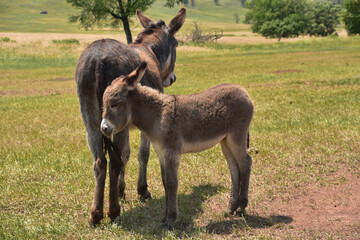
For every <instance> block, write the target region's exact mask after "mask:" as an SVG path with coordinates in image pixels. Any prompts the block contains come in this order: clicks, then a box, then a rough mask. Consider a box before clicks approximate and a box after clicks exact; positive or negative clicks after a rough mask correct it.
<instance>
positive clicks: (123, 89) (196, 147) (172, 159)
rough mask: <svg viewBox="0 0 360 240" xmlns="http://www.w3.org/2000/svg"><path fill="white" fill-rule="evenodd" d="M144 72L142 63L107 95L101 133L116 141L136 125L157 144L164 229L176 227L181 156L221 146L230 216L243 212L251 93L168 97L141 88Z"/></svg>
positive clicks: (217, 90) (227, 89)
mask: <svg viewBox="0 0 360 240" xmlns="http://www.w3.org/2000/svg"><path fill="white" fill-rule="evenodd" d="M145 69H146V64H145V63H142V64H141V65H140V66H139V67H138V69H136V70H135V71H133V72H132V73H131V74H130V75H128V76H125V77H120V78H117V79H116V80H115V81H114V82H113V83H112V84H111V85H110V86H109V87H108V88H107V89H106V90H105V93H104V97H103V101H104V105H103V107H104V112H103V120H102V123H101V130H102V132H103V134H104V135H106V136H111V135H112V134H116V133H117V132H119V131H121V130H122V129H123V128H126V127H128V125H129V124H133V125H135V126H136V127H137V128H139V129H140V130H141V131H142V133H144V134H145V135H146V136H147V138H148V139H150V141H151V142H152V144H153V146H154V148H155V150H156V152H157V154H158V157H159V159H160V163H161V174H162V179H163V184H164V187H165V196H166V208H165V209H166V210H165V217H164V219H163V223H164V225H165V226H166V227H170V228H171V227H173V226H174V223H175V221H176V218H177V213H178V210H177V188H178V167H179V164H180V155H181V154H183V153H187V152H199V151H203V150H205V149H208V148H211V147H213V146H214V145H216V144H217V143H219V142H220V144H221V149H222V151H223V153H224V156H225V158H226V161H227V164H228V167H229V170H230V174H231V182H232V186H231V194H230V202H229V207H228V210H229V212H230V213H231V214H232V213H234V212H235V211H236V210H237V209H238V208H240V209H241V210H242V211H244V210H245V208H246V206H247V204H248V189H249V178H250V172H251V162H252V160H251V157H250V155H249V154H248V152H247V134H248V132H249V126H250V122H251V119H252V116H253V111H254V105H253V102H252V100H251V99H250V96H249V94H248V93H247V92H246V90H245V89H244V88H242V87H240V86H238V85H233V84H221V85H217V86H214V87H212V88H210V89H208V90H206V91H204V92H202V93H198V94H193V95H176V96H174V95H166V94H162V93H159V92H157V91H154V90H153V89H151V88H148V87H146V86H141V85H139V84H138V82H139V81H140V79H141V74H142V73H143V72H144V71H145ZM114 96H116V98H114Z"/></svg>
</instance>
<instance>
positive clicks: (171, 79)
mask: <svg viewBox="0 0 360 240" xmlns="http://www.w3.org/2000/svg"><path fill="white" fill-rule="evenodd" d="M175 81H176V75H175V74H172V76H171V77H170V85H171V84H173V83H174V82H175Z"/></svg>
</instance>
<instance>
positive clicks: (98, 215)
mask: <svg viewBox="0 0 360 240" xmlns="http://www.w3.org/2000/svg"><path fill="white" fill-rule="evenodd" d="M78 96H79V101H80V110H81V117H82V120H83V122H84V125H85V127H86V135H87V141H88V145H89V148H90V151H91V153H92V156H93V159H94V175H95V193H94V199H93V202H92V205H91V215H90V218H89V224H90V225H92V226H94V225H96V224H99V223H100V221H101V219H102V218H103V217H104V216H103V215H104V214H103V207H104V187H105V178H106V167H107V161H106V158H105V154H104V150H103V135H102V133H101V131H100V127H99V126H100V122H101V110H100V107H99V103H98V101H97V98H96V95H95V93H92V94H91V93H90V92H88V93H87V94H84V89H82V87H81V86H80V87H79V86H78Z"/></svg>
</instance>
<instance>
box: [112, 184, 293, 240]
mask: <svg viewBox="0 0 360 240" xmlns="http://www.w3.org/2000/svg"><path fill="white" fill-rule="evenodd" d="M192 189H193V191H192V192H191V193H189V194H184V193H182V194H179V195H178V205H179V215H178V220H177V222H176V224H175V230H174V231H173V234H174V235H175V236H177V237H184V236H192V235H195V234H196V233H198V232H208V233H214V234H220V235H227V234H231V233H232V232H234V231H235V230H246V229H249V228H255V229H256V228H267V227H272V226H274V225H276V224H288V223H291V222H292V221H293V219H292V218H291V217H287V216H270V217H261V216H258V215H245V216H229V217H228V218H230V219H228V220H227V219H226V220H223V221H218V222H210V223H209V224H208V225H207V226H205V227H201V228H198V227H195V219H197V217H198V215H199V214H201V213H202V212H203V207H202V205H203V202H204V201H206V200H207V199H208V198H210V197H211V196H213V195H215V194H217V193H218V192H220V191H222V190H224V188H223V187H221V186H212V185H210V184H207V185H200V186H196V187H192ZM224 204H226V203H224ZM164 211H165V198H164V197H162V198H157V199H156V198H153V199H152V200H150V201H148V202H146V203H139V205H138V206H135V207H134V208H131V209H130V210H125V211H123V212H122V214H121V217H120V219H119V220H120V221H119V222H118V225H119V226H121V227H122V228H123V229H124V230H126V231H129V232H134V233H137V234H140V235H143V237H145V238H146V237H150V238H152V237H155V238H157V237H161V236H165V235H166V234H167V232H166V231H165V230H163V229H162V228H161V224H160V221H161V219H162V217H163V214H164Z"/></svg>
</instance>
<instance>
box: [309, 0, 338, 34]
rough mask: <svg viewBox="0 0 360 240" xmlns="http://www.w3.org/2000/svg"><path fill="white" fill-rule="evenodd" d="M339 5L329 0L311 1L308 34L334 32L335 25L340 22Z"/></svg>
mask: <svg viewBox="0 0 360 240" xmlns="http://www.w3.org/2000/svg"><path fill="white" fill-rule="evenodd" d="M340 10H341V7H340V6H339V5H334V4H332V3H331V2H329V1H316V2H313V3H312V16H311V24H310V27H309V29H308V32H307V33H308V34H309V35H310V36H313V35H314V36H323V37H324V36H327V35H331V34H332V33H334V32H335V31H336V30H335V27H336V25H338V24H340V21H339V13H340Z"/></svg>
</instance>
